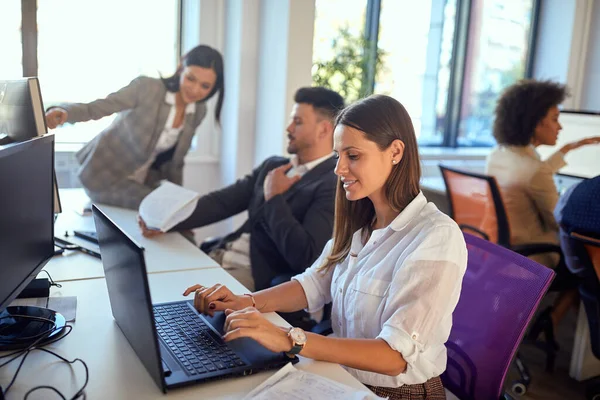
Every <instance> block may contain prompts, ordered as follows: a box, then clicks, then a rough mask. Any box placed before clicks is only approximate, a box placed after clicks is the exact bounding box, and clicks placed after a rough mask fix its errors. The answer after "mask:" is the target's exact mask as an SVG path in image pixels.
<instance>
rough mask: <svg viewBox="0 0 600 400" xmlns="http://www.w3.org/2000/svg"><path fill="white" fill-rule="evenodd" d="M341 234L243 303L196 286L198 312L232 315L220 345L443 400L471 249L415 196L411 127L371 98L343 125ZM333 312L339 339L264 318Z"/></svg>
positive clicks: (218, 288) (384, 102) (337, 229)
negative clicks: (304, 361)
mask: <svg viewBox="0 0 600 400" xmlns="http://www.w3.org/2000/svg"><path fill="white" fill-rule="evenodd" d="M334 152H335V154H336V155H337V156H338V157H339V159H338V162H337V166H336V169H335V173H336V174H337V175H338V176H339V181H338V187H337V197H336V204H335V225H334V232H333V239H332V240H330V241H329V242H328V243H327V245H326V247H325V249H324V250H323V253H322V254H321V256H320V258H319V259H318V260H317V261H316V262H315V263H314V264H313V265H312V266H311V267H310V268H308V269H307V270H306V271H305V272H304V273H302V274H300V275H297V276H296V277H294V278H293V279H292V281H290V282H287V283H284V284H282V285H279V286H276V287H273V288H270V289H266V290H262V291H260V292H256V293H254V294H252V295H236V294H233V293H232V292H231V291H230V290H229V289H228V288H226V287H225V286H222V285H215V286H213V287H209V288H207V287H204V286H201V285H195V286H192V287H190V288H188V289H187V290H186V291H185V293H184V295H186V296H187V295H188V294H190V293H192V292H194V293H195V298H194V305H195V307H196V308H197V309H198V311H200V312H202V313H206V314H212V313H214V312H215V311H218V310H226V311H225V312H226V314H228V316H227V319H226V323H225V331H226V334H225V335H224V339H225V340H226V341H229V340H234V339H236V338H239V337H243V336H247V337H251V338H253V339H255V340H256V341H258V342H259V343H261V344H262V345H263V346H265V347H267V348H269V349H270V350H272V351H276V352H277V351H283V352H291V353H299V354H300V355H301V356H304V357H308V358H313V359H317V360H324V361H329V362H335V363H339V364H341V365H343V366H345V367H346V369H347V370H348V371H349V372H350V373H351V374H352V375H353V376H355V377H356V378H357V379H358V380H359V381H361V382H362V383H364V384H365V385H368V386H369V388H370V389H371V390H373V391H374V392H375V393H377V394H380V395H385V396H390V398H392V399H404V398H411V399H443V398H445V394H444V389H443V386H442V383H441V380H440V378H439V375H440V374H441V373H442V372H444V370H445V368H446V358H447V357H446V348H445V346H444V343H445V342H446V340H447V339H448V335H449V333H450V328H451V326H452V312H453V310H454V308H455V306H456V303H457V302H458V298H459V294H460V289H461V283H462V278H463V275H464V272H465V269H466V264H467V250H466V246H465V242H464V239H463V235H462V233H461V231H460V229H459V228H458V226H457V225H456V224H455V223H454V221H452V220H451V219H450V218H449V217H448V216H446V215H445V214H443V213H442V212H440V211H439V210H438V209H437V208H436V207H435V205H433V204H432V203H428V202H427V200H426V199H425V197H424V196H423V194H422V193H421V192H420V190H419V178H420V167H419V155H418V151H417V142H416V138H415V133H414V129H413V126H412V123H411V120H410V117H409V115H408V113H407V112H406V110H405V109H404V107H403V106H402V105H401V104H400V103H399V102H397V101H396V100H394V99H392V98H391V97H387V96H381V95H376V96H371V97H369V98H366V99H364V100H361V101H359V102H357V103H354V104H353V105H351V106H349V107H348V108H346V109H344V110H343V111H342V112H341V113H340V115H339V116H338V117H337V121H336V128H335V133H334ZM329 302H332V312H331V322H332V328H333V331H334V335H333V336H330V337H325V336H320V335H317V334H314V333H310V332H304V331H302V330H300V329H299V328H291V329H284V328H281V327H278V326H275V325H273V324H272V323H270V322H269V321H267V320H266V319H265V318H264V317H263V316H262V313H264V312H272V311H281V312H292V311H297V310H300V309H305V308H306V309H308V310H309V311H311V312H312V311H318V310H319V309H321V308H322V307H323V306H324V305H325V304H326V303H329Z"/></svg>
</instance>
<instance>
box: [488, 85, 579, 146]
mask: <svg viewBox="0 0 600 400" xmlns="http://www.w3.org/2000/svg"><path fill="white" fill-rule="evenodd" d="M566 96H568V91H567V88H566V87H565V85H561V84H560V83H557V82H552V81H536V80H531V79H526V80H521V81H519V82H517V83H515V84H514V85H512V86H509V87H508V88H507V89H506V90H505V91H504V92H503V93H502V95H501V96H500V98H499V99H498V103H497V104H496V112H495V113H496V118H495V120H494V137H495V138H496V141H497V142H498V143H499V144H508V145H513V146H527V145H528V144H529V143H531V138H533V135H534V134H535V127H536V126H537V125H538V124H539V123H540V121H541V120H543V119H544V117H545V116H546V114H548V111H549V110H550V109H551V108H552V107H555V106H558V105H559V104H561V103H562V102H563V101H564V100H565V97H566Z"/></svg>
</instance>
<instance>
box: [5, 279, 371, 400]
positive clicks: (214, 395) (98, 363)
mask: <svg viewBox="0 0 600 400" xmlns="http://www.w3.org/2000/svg"><path fill="white" fill-rule="evenodd" d="M148 277H149V283H150V291H151V294H152V300H153V302H155V303H161V302H167V301H177V300H182V299H184V298H183V297H182V296H181V293H182V292H183V290H184V289H185V288H186V287H187V286H188V285H191V284H194V283H202V284H204V285H213V284H215V283H223V284H226V285H227V286H228V287H230V288H231V289H232V290H233V291H234V292H237V293H244V292H246V289H245V288H244V287H243V286H242V285H241V284H240V283H238V282H237V281H236V280H235V279H233V278H232V277H231V276H230V275H229V274H228V273H227V272H225V271H224V270H223V269H221V268H213V269H205V270H198V271H186V272H171V273H164V274H154V275H148ZM53 296H77V319H76V321H75V323H73V326H74V329H73V331H72V332H71V334H70V335H69V336H67V337H66V338H64V339H63V340H61V341H59V342H57V343H55V344H53V345H50V346H48V348H49V349H51V350H53V351H55V352H57V353H58V354H60V355H61V356H63V357H65V358H67V359H70V360H72V359H74V358H81V359H83V360H84V361H85V362H86V363H87V365H88V368H89V372H90V381H89V384H88V387H87V389H86V393H87V396H88V398H89V399H100V398H103V399H165V397H164V396H163V394H162V392H161V391H160V389H159V388H158V387H157V386H156V384H155V383H154V381H153V380H152V378H151V377H150V375H149V374H148V373H147V372H146V369H145V368H144V366H143V365H142V363H141V362H140V361H139V359H138V357H137V356H136V354H135V353H134V351H133V349H132V348H131V346H130V345H129V343H128V342H127V340H126V339H125V337H124V336H123V334H122V333H121V331H120V330H119V328H118V326H117V325H116V323H115V322H114V320H113V317H112V313H111V309H110V303H109V300H108V293H107V290H106V284H105V280H104V279H93V280H83V281H74V282H65V283H63V287H62V288H61V289H54V290H53ZM267 316H268V318H269V319H270V320H271V321H272V322H274V323H277V324H278V325H281V326H289V325H288V324H287V323H286V322H285V321H284V320H283V319H282V318H281V317H279V316H278V315H277V314H275V313H270V314H267ZM78 364H79V363H77V364H75V366H74V369H73V371H74V372H72V371H71V370H70V369H69V367H68V366H67V365H66V364H64V363H62V362H58V361H57V359H56V358H55V357H53V356H51V355H49V354H46V353H42V352H32V353H31V354H30V355H29V357H28V358H27V360H26V361H25V364H24V367H23V369H22V371H21V372H20V373H19V376H18V378H17V381H16V382H15V385H14V386H13V387H12V388H11V390H10V392H9V396H8V397H7V398H8V399H21V398H23V395H24V393H25V392H26V391H27V390H29V389H31V388H32V387H34V386H37V385H45V384H48V385H52V386H55V387H56V388H57V389H59V390H60V391H61V392H63V394H65V396H67V397H70V396H72V394H73V393H75V392H76V391H77V390H78V389H79V387H80V386H81V385H82V384H83V382H84V377H85V375H84V371H83V367H82V366H81V365H78ZM16 367H17V365H16V364H15V363H14V362H13V363H11V364H9V365H8V366H7V367H5V368H2V369H0V383H1V384H2V385H3V386H5V385H6V384H7V383H8V382H9V381H10V379H11V378H12V376H13V374H14V372H15V370H16ZM296 367H297V368H299V369H302V370H305V371H309V372H313V373H316V374H318V375H321V376H324V377H327V378H330V379H333V380H335V381H338V382H341V383H344V384H346V385H349V386H351V387H354V388H357V389H363V390H366V388H365V387H364V386H363V385H362V384H361V383H360V382H359V381H357V380H356V379H354V378H353V377H352V376H351V375H350V374H349V373H348V372H346V371H345V370H344V369H343V368H342V367H340V366H339V365H337V364H331V363H326V362H320V361H313V360H309V359H301V361H300V363H298V364H296ZM274 372H275V371H270V372H261V373H259V374H256V375H251V376H247V377H239V378H230V379H227V380H223V381H216V382H209V383H203V384H198V385H194V386H190V387H186V388H182V389H174V390H172V391H170V392H169V394H168V399H169V400H171V399H195V400H196V399H239V398H242V397H243V396H244V395H246V394H247V393H248V392H250V391H251V390H252V389H253V388H255V387H256V386H258V385H259V384H261V383H262V382H263V381H265V380H266V379H267V378H268V377H269V376H271V375H272V374H273V373H274ZM48 394H49V393H48V392H47V391H43V390H42V391H39V392H37V393H36V394H35V395H33V396H31V399H42V398H47V396H48ZM44 396H46V397H44Z"/></svg>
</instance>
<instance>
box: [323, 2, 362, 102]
mask: <svg viewBox="0 0 600 400" xmlns="http://www.w3.org/2000/svg"><path fill="white" fill-rule="evenodd" d="M366 5H367V0H316V4H315V34H314V41H313V71H312V73H313V79H314V81H315V83H316V84H317V85H321V86H327V87H331V88H332V89H333V90H335V91H337V92H338V93H339V94H340V95H341V96H342V97H343V98H344V100H345V101H346V103H350V102H352V101H354V100H356V99H358V98H360V97H362V96H363V95H364V93H363V92H362V90H363V88H362V84H363V82H362V79H363V64H362V61H363V53H362V52H363V47H364V44H365V43H364V42H365V41H364V27H365V12H366Z"/></svg>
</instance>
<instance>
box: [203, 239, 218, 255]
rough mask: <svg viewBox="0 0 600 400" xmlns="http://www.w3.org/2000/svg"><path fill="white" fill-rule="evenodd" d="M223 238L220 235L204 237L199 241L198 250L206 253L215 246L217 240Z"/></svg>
mask: <svg viewBox="0 0 600 400" xmlns="http://www.w3.org/2000/svg"><path fill="white" fill-rule="evenodd" d="M221 239H223V238H222V237H220V236H210V237H207V238H206V239H204V241H203V242H202V243H200V250H202V251H203V252H205V253H206V254H208V253H210V251H211V250H212V249H213V247H215V246H216V245H217V244H219V242H220V241H221Z"/></svg>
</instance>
